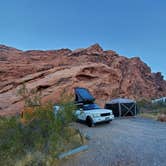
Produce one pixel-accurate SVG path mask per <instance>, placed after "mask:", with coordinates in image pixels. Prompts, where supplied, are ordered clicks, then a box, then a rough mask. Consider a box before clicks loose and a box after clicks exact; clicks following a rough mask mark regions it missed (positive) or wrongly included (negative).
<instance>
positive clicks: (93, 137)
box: [63, 118, 166, 166]
mask: <svg viewBox="0 0 166 166" xmlns="http://www.w3.org/2000/svg"><path fill="white" fill-rule="evenodd" d="M74 125H75V126H76V127H77V128H79V129H80V130H81V131H82V132H83V133H84V134H87V135H88V136H89V137H90V140H89V142H88V145H89V149H88V151H86V152H81V153H79V154H77V155H75V156H72V157H70V158H69V159H67V160H65V161H64V163H63V165H64V166H166V123H161V122H157V121H154V120H148V119H141V118H125V119H115V120H114V121H112V122H111V123H110V124H99V125H97V126H95V127H92V128H89V127H87V126H86V125H84V124H80V123H76V124H74Z"/></svg>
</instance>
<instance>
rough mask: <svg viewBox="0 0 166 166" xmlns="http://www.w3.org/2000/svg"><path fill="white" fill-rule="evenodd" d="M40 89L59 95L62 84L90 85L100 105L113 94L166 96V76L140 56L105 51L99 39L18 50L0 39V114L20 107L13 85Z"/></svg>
mask: <svg viewBox="0 0 166 166" xmlns="http://www.w3.org/2000/svg"><path fill="white" fill-rule="evenodd" d="M23 83H25V84H26V85H27V87H28V88H30V89H33V88H37V89H38V90H41V91H42V98H43V101H48V100H52V101H53V102H55V101H57V100H58V97H59V95H60V93H61V92H62V91H63V89H67V90H68V91H70V92H73V88H74V87H76V86H83V87H86V88H89V89H90V91H91V92H92V94H93V95H94V96H95V97H96V99H97V102H99V103H100V104H101V105H103V103H104V102H105V101H106V100H110V99H111V98H114V97H128V98H132V99H137V100H140V99H151V98H154V97H160V96H166V81H164V79H163V76H162V75H161V73H151V69H150V68H149V67H148V66H147V65H146V64H145V63H143V62H142V61H141V60H140V58H137V57H135V58H130V59H129V58H126V57H123V56H120V55H118V54H117V53H116V52H115V51H112V50H107V51H104V50H103V49H102V48H101V47H100V46H99V45H98V44H95V45H92V46H90V47H88V48H86V49H77V50H74V51H71V50H69V49H60V50H49V51H40V50H30V51H21V50H18V49H15V48H11V47H7V46H4V45H0V114H1V115H3V114H13V113H16V112H19V111H20V110H21V109H22V107H23V102H22V100H21V98H20V97H19V96H18V95H17V90H18V89H19V88H20V86H21V84H23Z"/></svg>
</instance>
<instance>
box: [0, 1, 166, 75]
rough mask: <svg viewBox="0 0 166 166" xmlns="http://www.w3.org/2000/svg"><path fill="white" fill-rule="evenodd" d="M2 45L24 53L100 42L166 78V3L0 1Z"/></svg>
mask: <svg viewBox="0 0 166 166" xmlns="http://www.w3.org/2000/svg"><path fill="white" fill-rule="evenodd" d="M0 43H1V44H5V45H9V46H13V47H16V48H19V49H23V50H27V49H58V48H71V49H75V48H81V47H87V46H89V45H91V44H94V43H99V44H100V45H101V46H102V47H103V48H104V49H112V50H115V51H117V52H118V53H119V54H121V55H124V56H127V57H133V56H139V57H141V59H142V60H144V61H145V62H146V63H147V64H148V65H150V66H151V68H152V71H154V72H156V71H161V72H162V73H163V74H164V75H165V78H166V65H165V64H166V63H165V61H166V1H165V0H0Z"/></svg>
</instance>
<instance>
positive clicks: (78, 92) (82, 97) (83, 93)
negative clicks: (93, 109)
mask: <svg viewBox="0 0 166 166" xmlns="http://www.w3.org/2000/svg"><path fill="white" fill-rule="evenodd" d="M75 101H76V103H83V104H88V103H93V102H94V101H95V98H94V97H93V96H92V95H91V94H90V92H89V90H88V89H86V88H80V87H77V88H75Z"/></svg>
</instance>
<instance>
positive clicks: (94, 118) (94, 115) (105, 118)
mask: <svg viewBox="0 0 166 166" xmlns="http://www.w3.org/2000/svg"><path fill="white" fill-rule="evenodd" d="M75 114H76V117H77V119H78V120H79V121H83V122H86V124H87V125H88V126H89V127H92V126H93V125H95V124H96V123H100V122H107V123H109V122H110V121H112V120H113V119H114V115H113V114H112V111H111V110H108V109H102V108H100V107H99V106H98V105H97V104H95V103H93V104H84V105H82V107H81V108H80V109H78V110H76V112H75Z"/></svg>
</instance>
